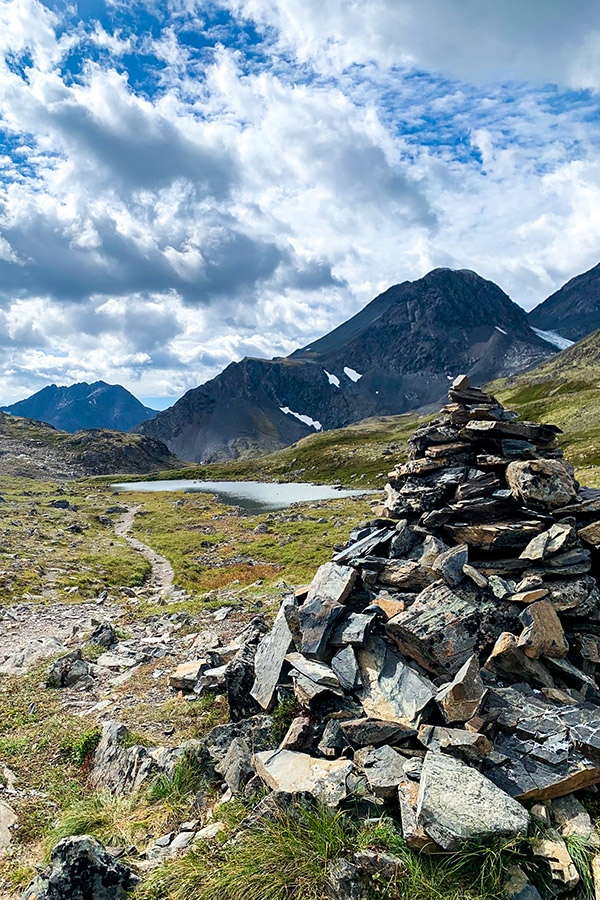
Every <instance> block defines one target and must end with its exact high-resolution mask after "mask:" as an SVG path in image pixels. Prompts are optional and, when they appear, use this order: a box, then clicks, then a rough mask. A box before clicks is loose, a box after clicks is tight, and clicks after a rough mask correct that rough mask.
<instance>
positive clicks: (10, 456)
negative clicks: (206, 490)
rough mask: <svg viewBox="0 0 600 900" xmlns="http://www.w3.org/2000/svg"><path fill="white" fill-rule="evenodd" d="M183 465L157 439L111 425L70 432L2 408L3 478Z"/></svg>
mask: <svg viewBox="0 0 600 900" xmlns="http://www.w3.org/2000/svg"><path fill="white" fill-rule="evenodd" d="M180 466H181V460H179V459H177V457H176V456H174V455H173V454H172V453H171V452H170V451H169V450H168V449H167V448H166V447H165V445H164V444H162V443H161V442H160V441H157V440H156V439H155V438H151V437H146V436H145V435H140V434H128V433H126V432H123V431H109V430H108V429H105V428H96V429H91V430H89V431H78V432H76V433H75V434H70V433H68V432H66V431H58V430H57V429H56V428H54V427H53V426H52V425H47V424H46V423H45V422H38V421H36V420H34V419H24V418H22V417H20V416H12V415H9V414H8V413H3V412H0V476H4V475H10V476H13V475H18V476H24V477H27V478H80V477H82V476H86V475H117V474H119V475H138V474H139V475H142V474H147V473H149V472H162V471H164V470H165V469H173V468H177V467H180Z"/></svg>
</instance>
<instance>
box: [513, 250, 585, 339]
mask: <svg viewBox="0 0 600 900" xmlns="http://www.w3.org/2000/svg"><path fill="white" fill-rule="evenodd" d="M529 324H530V325H531V326H532V328H537V329H540V330H541V331H545V332H554V333H555V334H556V335H559V336H561V337H563V338H568V339H569V340H570V341H579V340H580V339H581V338H583V337H585V336H586V335H587V334H591V332H592V331H596V329H598V328H600V263H599V264H598V265H597V266H594V268H593V269H590V270H589V271H588V272H584V273H583V274H582V275H577V276H576V277H575V278H571V280H570V281H567V283H566V284H564V285H563V286H562V287H561V288H560V290H558V291H556V293H554V294H552V295H551V296H550V297H548V299H547V300H544V302H543V303H540V305H539V306H536V308H535V309H533V310H532V311H531V312H530V313H529Z"/></svg>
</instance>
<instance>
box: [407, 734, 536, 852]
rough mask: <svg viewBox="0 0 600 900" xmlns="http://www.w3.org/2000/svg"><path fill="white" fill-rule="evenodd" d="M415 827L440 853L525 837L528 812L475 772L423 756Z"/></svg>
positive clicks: (443, 758) (456, 763)
mask: <svg viewBox="0 0 600 900" xmlns="http://www.w3.org/2000/svg"><path fill="white" fill-rule="evenodd" d="M417 824H418V825H421V826H422V827H423V828H424V830H425V831H426V832H427V834H428V835H429V836H430V837H431V838H432V839H433V840H434V841H436V842H437V843H438V844H439V845H440V846H441V847H443V848H444V850H455V849H458V848H459V847H461V846H463V845H464V844H465V843H468V842H471V841H481V840H485V839H489V838H513V837H519V836H524V835H526V834H527V829H528V827H529V813H528V812H527V810H526V809H524V807H523V806H521V804H520V803H518V802H517V801H516V800H513V798H512V797H510V796H509V795H508V794H506V793H505V792H504V791H502V790H501V789H500V788H498V787H496V785H495V784H494V783H493V782H491V781H490V780H489V779H488V778H486V777H485V775H482V774H481V773H480V772H478V771H477V770H476V769H473V768H471V767H470V766H468V765H466V764H465V763H463V762H461V761H460V760H457V759H454V758H453V757H451V756H445V755H444V754H441V753H433V752H428V753H427V756H426V757H425V762H424V764H423V771H422V773H421V781H420V784H419V795H418V800H417Z"/></svg>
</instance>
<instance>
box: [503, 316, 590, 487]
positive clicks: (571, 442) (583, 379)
mask: <svg viewBox="0 0 600 900" xmlns="http://www.w3.org/2000/svg"><path fill="white" fill-rule="evenodd" d="M490 387H491V390H493V391H494V393H496V395H497V396H498V398H499V399H500V400H501V401H502V402H503V403H504V404H505V405H506V406H509V407H512V408H513V409H515V410H516V411H517V412H518V413H519V415H520V416H521V418H523V419H527V420H529V421H533V422H551V423H553V424H555V425H558V426H560V427H561V428H562V429H563V431H564V434H563V435H562V436H561V439H560V440H561V444H562V447H563V449H564V451H565V455H566V456H567V458H568V459H569V460H570V461H571V462H572V463H573V465H574V466H575V468H576V470H577V476H578V478H579V480H580V481H582V483H585V484H587V485H590V486H594V487H597V486H600V391H599V387H600V331H597V332H595V333H594V334H592V335H590V336H589V337H587V338H585V339H584V340H583V341H580V342H579V343H578V344H575V345H574V346H573V347H570V348H569V349H568V350H564V351H563V352H562V353H559V354H558V355H557V356H556V357H554V358H553V359H551V360H550V361H549V362H547V363H545V364H544V365H542V366H539V367H538V368H536V369H533V370H532V371H531V372H526V373H525V374H523V375H517V376H513V377H512V378H507V379H503V380H502V381H496V382H494V383H493V384H492V385H491V386H490Z"/></svg>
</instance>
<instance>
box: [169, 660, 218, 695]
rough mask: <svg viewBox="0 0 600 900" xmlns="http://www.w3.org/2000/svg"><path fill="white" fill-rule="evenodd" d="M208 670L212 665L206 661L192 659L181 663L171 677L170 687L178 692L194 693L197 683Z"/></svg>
mask: <svg viewBox="0 0 600 900" xmlns="http://www.w3.org/2000/svg"><path fill="white" fill-rule="evenodd" d="M208 668H210V664H209V662H208V661H207V660H206V659H191V660H189V661H188V662H184V663H180V664H179V665H178V666H177V668H176V669H175V671H174V672H172V673H171V674H170V675H169V687H172V688H174V689H175V690H176V691H193V690H194V686H195V684H196V682H197V681H198V679H199V678H200V676H201V675H202V673H203V672H205V671H206V669H208Z"/></svg>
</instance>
